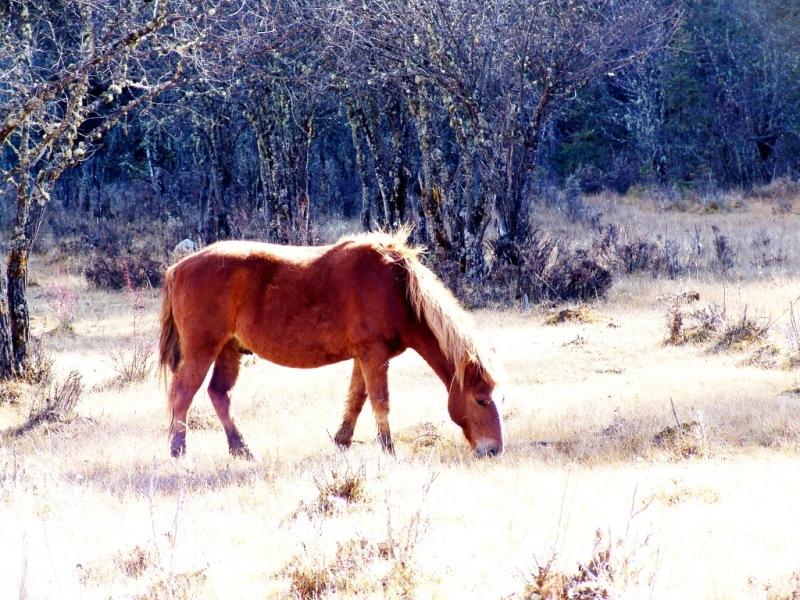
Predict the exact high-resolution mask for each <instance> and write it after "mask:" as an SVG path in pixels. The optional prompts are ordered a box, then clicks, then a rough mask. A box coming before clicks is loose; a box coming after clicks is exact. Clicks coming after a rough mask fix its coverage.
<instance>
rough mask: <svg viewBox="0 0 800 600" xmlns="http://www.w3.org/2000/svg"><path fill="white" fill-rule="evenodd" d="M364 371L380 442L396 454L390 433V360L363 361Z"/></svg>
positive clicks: (388, 450)
mask: <svg viewBox="0 0 800 600" xmlns="http://www.w3.org/2000/svg"><path fill="white" fill-rule="evenodd" d="M362 370H363V373H364V380H365V382H366V384H367V393H368V394H369V401H370V404H372V412H373V413H374V415H375V423H376V424H377V425H378V441H379V442H380V444H381V447H382V448H383V449H384V450H386V451H387V452H389V453H390V454H394V445H393V444H392V435H391V433H390V432H389V358H388V357H386V358H383V357H382V358H381V359H379V360H373V361H364V360H362Z"/></svg>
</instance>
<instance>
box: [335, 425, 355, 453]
mask: <svg viewBox="0 0 800 600" xmlns="http://www.w3.org/2000/svg"><path fill="white" fill-rule="evenodd" d="M333 441H334V442H335V443H336V445H337V446H339V447H340V448H345V449H346V448H349V447H350V445H351V444H352V443H353V431H352V430H351V429H348V428H347V427H345V426H344V425H342V426H341V427H340V428H339V431H337V432H336V435H335V436H333Z"/></svg>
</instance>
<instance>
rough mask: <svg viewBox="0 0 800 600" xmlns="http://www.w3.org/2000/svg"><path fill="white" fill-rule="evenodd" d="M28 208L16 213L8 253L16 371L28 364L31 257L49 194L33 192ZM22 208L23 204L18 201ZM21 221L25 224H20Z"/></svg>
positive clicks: (11, 322)
mask: <svg viewBox="0 0 800 600" xmlns="http://www.w3.org/2000/svg"><path fill="white" fill-rule="evenodd" d="M32 196H33V197H32V198H31V199H30V200H27V201H26V202H24V203H23V204H27V205H28V206H27V210H24V209H23V210H24V213H23V214H21V215H20V214H18V215H17V223H18V226H17V227H16V228H15V230H14V235H13V236H12V238H11V244H10V246H11V248H10V250H9V253H8V271H7V280H8V290H7V294H8V309H9V311H8V314H9V317H10V318H9V322H10V333H11V344H12V348H13V357H12V361H13V364H14V370H15V371H16V373H17V374H21V373H24V372H25V371H26V370H27V368H28V342H29V341H30V313H29V312H28V300H27V290H28V258H29V257H30V252H31V246H32V245H33V240H34V239H36V234H37V233H38V232H39V226H40V225H41V223H42V217H43V216H44V206H45V203H46V196H45V195H43V194H42V193H41V192H35V193H34V194H32ZM18 208H22V204H19V205H18ZM19 224H22V226H21V227H20V226H19Z"/></svg>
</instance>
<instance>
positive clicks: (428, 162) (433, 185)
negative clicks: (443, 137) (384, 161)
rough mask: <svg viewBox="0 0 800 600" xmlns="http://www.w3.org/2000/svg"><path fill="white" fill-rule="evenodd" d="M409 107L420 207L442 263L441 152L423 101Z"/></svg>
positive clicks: (445, 243) (445, 252)
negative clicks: (416, 143) (418, 162)
mask: <svg viewBox="0 0 800 600" xmlns="http://www.w3.org/2000/svg"><path fill="white" fill-rule="evenodd" d="M409 108H410V109H411V113H412V115H413V117H414V120H415V122H416V126H417V136H418V139H419V150H420V156H421V159H422V186H421V187H422V189H421V191H420V199H419V200H420V206H421V208H422V211H423V213H424V214H425V221H426V223H427V226H428V233H429V234H430V236H431V238H432V239H431V242H432V243H433V250H434V252H435V254H436V257H437V258H438V259H440V260H446V259H447V258H449V257H450V250H451V244H450V236H448V234H447V228H446V227H445V223H444V217H443V210H442V207H443V206H446V205H447V204H448V202H447V198H446V197H445V196H446V193H445V191H444V190H445V188H444V186H442V185H441V183H442V178H443V177H444V165H443V158H442V153H441V151H440V150H439V149H438V148H436V144H435V137H436V134H435V132H434V131H433V129H432V128H431V124H430V122H429V121H430V117H429V114H428V109H427V107H426V106H425V98H424V97H421V98H419V99H412V100H411V101H410V102H409Z"/></svg>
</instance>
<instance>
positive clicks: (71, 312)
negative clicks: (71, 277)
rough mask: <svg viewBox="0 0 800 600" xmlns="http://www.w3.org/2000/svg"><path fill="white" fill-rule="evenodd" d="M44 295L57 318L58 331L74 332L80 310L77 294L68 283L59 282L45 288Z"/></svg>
mask: <svg viewBox="0 0 800 600" xmlns="http://www.w3.org/2000/svg"><path fill="white" fill-rule="evenodd" d="M59 274H60V273H59ZM43 295H44V298H45V301H46V302H47V307H48V308H49V309H50V312H52V313H53V317H54V318H55V321H56V327H55V329H56V331H61V332H72V331H73V326H74V322H75V315H76V314H77V312H78V296H77V294H76V293H75V292H73V291H72V290H71V289H70V288H69V287H67V286H66V285H63V284H60V283H58V284H55V285H52V286H50V287H49V288H47V289H45V290H44V294H43Z"/></svg>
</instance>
